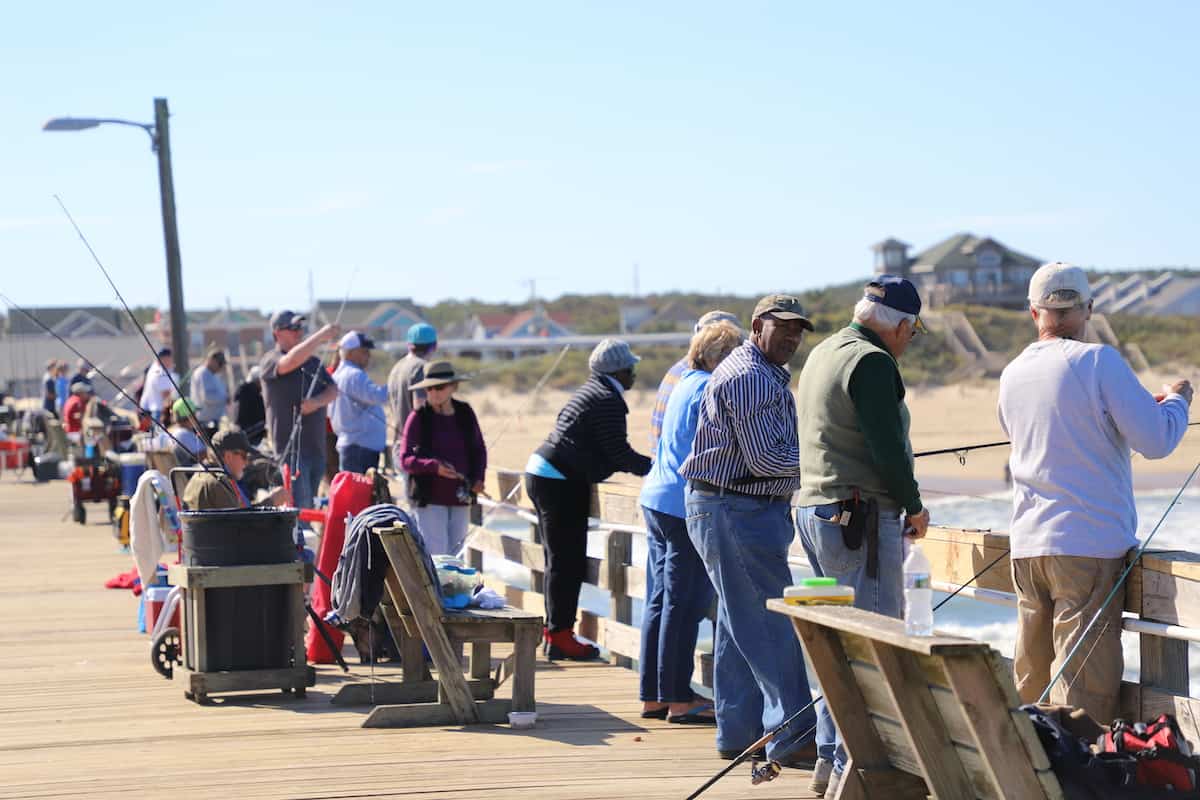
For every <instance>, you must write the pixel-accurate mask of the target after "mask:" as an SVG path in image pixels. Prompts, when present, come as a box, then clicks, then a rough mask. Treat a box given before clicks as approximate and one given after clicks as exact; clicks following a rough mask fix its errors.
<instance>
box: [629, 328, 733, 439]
mask: <svg viewBox="0 0 1200 800" xmlns="http://www.w3.org/2000/svg"><path fill="white" fill-rule="evenodd" d="M717 322H732V323H733V324H734V325H737V326H738V327H741V323H740V322H738V318H737V315H735V314H730V313H729V312H728V311H720V310H715V311H709V312H708V313H706V314H704V315H702V316H701V317H700V319H698V320H696V327H695V328H693V329H692V332H693V333H699V332H700V329H701V328H703V327H705V326H707V325H712V324H714V323H717ZM688 369H689V367H688V359H687V353H684V355H683V358H681V359H679V360H678V361H676V362H675V363H674V364H672V365H671V368H670V369H669V370H667V374H666V375H663V379H662V381H661V382H659V384H658V394H657V395H655V396H654V410H653V411H651V412H650V452H651V453H654V452H656V451H657V450H658V440H659V437H661V436H662V424H663V417H664V416H666V413H667V401H669V400H670V399H671V391H672V390H673V389H674V388H675V384H677V383H679V379H680V378H682V377H683V373H685V372H687V371H688Z"/></svg>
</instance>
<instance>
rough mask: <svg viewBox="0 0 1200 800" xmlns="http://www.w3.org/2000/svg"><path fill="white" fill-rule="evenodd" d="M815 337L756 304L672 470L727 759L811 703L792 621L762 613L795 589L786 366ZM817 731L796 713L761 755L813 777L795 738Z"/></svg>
mask: <svg viewBox="0 0 1200 800" xmlns="http://www.w3.org/2000/svg"><path fill="white" fill-rule="evenodd" d="M812 329H813V326H812V323H811V322H809V321H808V319H807V318H805V317H804V314H803V312H802V310H801V308H800V301H799V300H798V299H797V298H795V297H792V296H790V295H768V296H767V297H764V298H763V299H762V300H760V301H759V302H758V305H757V306H755V308H754V319H753V321H752V323H751V335H750V340H749V341H748V342H746V343H745V344H743V345H742V346H741V347H739V348H737V349H736V350H734V351H733V352H732V353H731V354H730V355H729V357H728V358H726V359H725V360H724V361H723V362H721V365H720V366H719V367H717V369H716V371H715V372H714V373H713V376H712V379H711V380H710V381H709V384H708V389H707V390H706V391H705V394H704V401H703V403H702V404H701V406H700V419H699V423H698V426H697V429H696V438H695V441H694V443H693V444H692V452H691V455H689V456H688V458H687V460H686V461H684V462H683V465H682V466H681V467H680V468H679V474H680V475H682V476H683V477H684V478H687V479H688V488H687V493H686V495H685V499H686V506H687V528H688V536H689V537H690V538H691V540H692V542H693V543H694V544H695V545H696V550H697V551H698V552H699V553H700V557H701V558H702V559H703V560H704V566H705V569H706V570H707V571H708V575H709V577H710V578H711V579H712V582H713V586H715V587H716V589H717V595H718V598H719V602H718V606H717V625H716V642H715V646H714V649H713V652H714V656H715V664H714V667H713V688H714V690H715V695H716V697H715V701H716V712H717V751H718V752H719V753H720V755H721V756H722V757H723V758H736V757H737V756H738V755H739V754H740V753H741V752H742V751H743V750H744V749H745V748H746V747H748V746H749V745H750V744H752V743H753V742H755V741H756V740H758V739H759V738H760V737H761V736H762V734H763V732H764V731H767V730H772V729H774V728H775V727H777V726H778V725H780V724H781V723H782V722H783V721H784V720H785V719H787V718H788V717H790V716H791V715H792V714H794V713H796V712H797V711H799V710H800V709H801V708H803V707H804V706H806V705H808V704H809V702H810V701H811V699H812V695H811V693H810V691H809V687H808V678H807V675H806V674H805V671H804V659H803V657H802V655H801V653H800V644H799V642H798V641H797V640H796V637H795V634H794V633H793V632H792V626H791V624H790V623H789V622H788V621H787V620H786V619H785V618H784V617H782V616H780V615H778V614H773V613H770V612H768V611H767V609H766V600H767V598H769V597H780V596H782V594H783V589H784V587H785V586H787V585H788V584H790V583H791V582H792V577H791V571H790V570H789V569H788V562H787V555H788V546H789V545H790V544H791V541H792V535H793V529H792V525H791V520H790V518H789V511H790V498H791V495H792V492H794V491H796V489H797V488H798V487H799V486H800V467H799V462H800V455H799V440H798V437H797V431H796V403H795V400H794V399H793V398H792V393H791V390H790V389H789V387H788V384H789V381H790V377H791V373H789V372H788V369H787V366H786V365H787V362H788V360H789V359H790V358H791V357H792V355H793V354H794V353H795V352H796V348H797V347H799V346H800V339H801V336H802V335H803V333H804V331H806V330H808V331H811V330H812ZM815 722H816V714H815V713H813V712H812V711H809V712H808V713H806V714H802V715H801V716H800V718H799V719H797V720H796V721H795V722H793V723H792V725H791V726H790V727H789V728H788V729H787V730H784V731H782V732H781V734H780V735H779V736H777V737H775V739H774V740H773V741H772V742H771V744H770V745H769V746H768V752H767V755H768V757H769V758H770V759H772V760H774V761H778V762H780V763H781V764H785V765H797V766H807V767H810V768H811V765H812V761H813V760H814V759H815V756H816V747H815V745H813V744H812V743H811V742H810V743H808V744H806V745H805V744H802V742H801V741H800V740H799V736H800V734H803V733H804V732H806V731H808V730H809V729H810V728H812V727H813V725H814V724H815Z"/></svg>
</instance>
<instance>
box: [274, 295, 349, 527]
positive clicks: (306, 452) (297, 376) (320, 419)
mask: <svg viewBox="0 0 1200 800" xmlns="http://www.w3.org/2000/svg"><path fill="white" fill-rule="evenodd" d="M304 323H305V318H304V317H303V316H301V315H299V314H296V313H295V312H293V311H277V312H275V315H274V316H272V317H271V333H272V335H273V336H274V337H275V348H274V349H272V350H270V351H268V352H267V353H266V354H265V355H263V358H262V362H261V363H260V364H259V366H260V368H261V370H262V387H263V404H264V405H265V406H266V409H267V431H268V432H269V433H270V436H271V446H272V447H273V448H274V450H275V455H276V457H277V458H278V459H279V460H280V462H281V463H282V464H292V465H294V464H296V463H299V466H300V474H299V475H298V476H297V478H296V480H295V482H294V483H293V484H292V486H293V491H294V492H295V495H296V505H297V506H298V507H300V508H312V504H313V497H315V496H316V493H317V489H318V487H319V486H320V485H321V478H322V477H324V475H325V409H326V407H327V406H328V405H329V404H330V403H332V402H333V401H334V399H335V398H336V397H337V386H336V385H335V384H334V382H333V379H332V378H330V377H329V373H327V372H326V371H325V368H324V367H322V366H321V360H320V359H319V358H317V356H316V353H317V350H318V349H319V348H320V347H321V345H323V344H325V343H326V342H333V341H336V340H337V338H338V335H339V333H340V332H341V331H340V329H339V328H338V327H337V326H336V325H326V326H325V327H323V328H321V329H320V330H319V331H317V332H316V333H314V334H312V335H310V336H308V337H305V335H304V327H305V326H304ZM297 421H298V422H299V425H300V430H299V431H298V432H297V433H296V435H295V436H293V435H292V429H293V427H294V425H295V424H296V422H297ZM297 459H298V461H297Z"/></svg>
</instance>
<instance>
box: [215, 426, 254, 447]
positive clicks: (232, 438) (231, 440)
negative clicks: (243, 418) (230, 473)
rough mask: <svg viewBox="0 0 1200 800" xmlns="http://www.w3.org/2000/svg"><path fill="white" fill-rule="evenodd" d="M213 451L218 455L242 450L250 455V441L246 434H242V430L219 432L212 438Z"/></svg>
mask: <svg viewBox="0 0 1200 800" xmlns="http://www.w3.org/2000/svg"><path fill="white" fill-rule="evenodd" d="M212 445H213V449H214V450H216V451H217V452H218V453H227V452H229V451H230V450H241V451H243V452H246V453H249V452H250V450H251V449H252V448H251V447H250V440H249V439H247V438H246V434H244V433H242V431H241V429H240V428H228V429H226V430H223V431H218V432H217V435H216V436H214V437H213V438H212Z"/></svg>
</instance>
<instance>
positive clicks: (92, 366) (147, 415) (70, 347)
mask: <svg viewBox="0 0 1200 800" xmlns="http://www.w3.org/2000/svg"><path fill="white" fill-rule="evenodd" d="M0 299H2V300H3V301H4V302H5V303H6V304H7V305H8V307H9V308H12V309H14V310H16V311H20V312H21V313H22V314H24V315H25V316H26V317H27V318H28V319H29V320H30V321H31V322H33V323H34V324H35V325H37V326H38V327H39V328H41V329H42V330H44V331H45V332H46V333H48V334H50V335H51V336H53V337H54V338H55V339H57V340H58V341H59V343H60V344H62V346H63V347H65V348H67V349H68V350H70V351H71V352H72V353H74V354H75V356H76V357H77V358H78V359H79V360H80V361H83V362H84V363H85V364H87V366H88V369H89V370H91V371H94V372H95V373H96V374H97V375H99V376H100V377H101V378H104V380H106V381H108V382H109V384H110V385H111V386H112V387H113V389H115V390H116V391H117V393H118V394H120V395H121V397H123V398H125V399H126V400H127V401H129V403H130V404H131V405H132V406H133V407H134V408H135V409H137V410H138V412H140V413H141V414H142V415H143V416H144V417H145V418H147V419H149V420H150V421H151V423H152V424H154V425H157V426H158V428H159V429H160V430H161V431H162V432H163V433H165V434H166V435H167V437H168V438H170V440H171V441H173V442H175V444H177V445H178V446H179V447H181V448H182V449H183V450H186V451H188V452H191V450H190V448H188V446H187V445H185V444H184V443H183V442H181V441H179V439H177V438H176V437H175V434H173V433H171V431H170V430H168V429H167V426H166V425H163V424H162V423H161V422H159V421H158V420H156V419H154V417H153V416H152V415H151V414H150V412H148V411H146V409H144V408H142V406H141V405H140V404H139V403H138V402H137V401H136V400H134V399H133V398H132V397H130V396H129V394H128V393H127V392H126V391H125V390H124V389H122V388H121V386H120V384H118V383H117V382H116V381H114V380H113V379H112V378H110V377H108V375H106V374H105V373H104V372H103V371H101V369H100V368H99V367H97V366H96V365H95V364H94V363H93V362H92V360H91V359H90V358H88V357H87V356H85V355H84V354H83V353H81V352H79V350H77V349H76V348H75V347H74V346H73V345H72V344H71V343H70V342H68V341H67V340H66V339H64V338H63V337H62V336H60V335H59V334H58V333H56V332H55V331H54V330H53V329H52V328H50V326H48V325H46V323H44V322H42V321H41V320H40V319H38V318H37V317H35V316H34V315H33V314H31V313H30V312H29V311H27V310H26V309H24V308H22V307H21V306H19V305H17V304H16V303H14V302H13V301H12V300H10V299H9V298H8V296H7V295H4V294H0ZM200 466H201V467H202V468H203V469H204V471H205V472H211V471H212V470H211V468H210V467H209V466H208V465H206V464H205V463H204V462H201V463H200ZM227 474H228V473H227Z"/></svg>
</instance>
